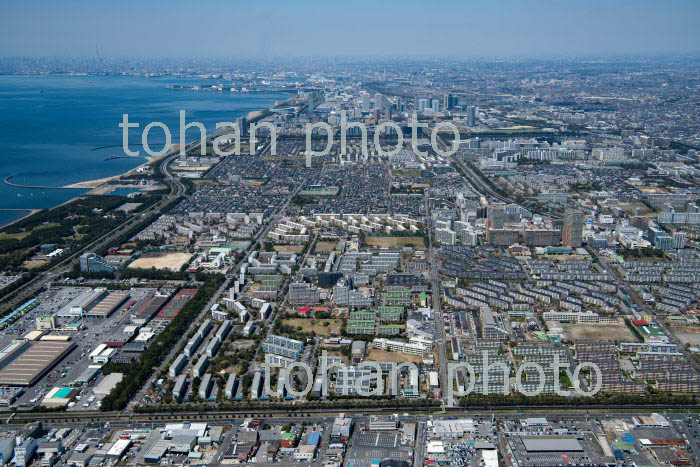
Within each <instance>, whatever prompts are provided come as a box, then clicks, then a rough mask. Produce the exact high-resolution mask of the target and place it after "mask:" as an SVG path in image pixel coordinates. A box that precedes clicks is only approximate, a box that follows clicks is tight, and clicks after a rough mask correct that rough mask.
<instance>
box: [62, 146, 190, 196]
mask: <svg viewBox="0 0 700 467" xmlns="http://www.w3.org/2000/svg"><path fill="white" fill-rule="evenodd" d="M178 150H179V147H177V145H173V149H172V150H171V151H169V152H167V153H165V154H163V155H162V156H159V157H153V156H139V157H143V158H144V159H146V161H145V162H143V163H142V164H139V165H138V166H136V167H134V168H133V169H129V170H127V171H126V172H124V173H121V174H118V175H112V176H110V177H104V178H96V179H94V180H85V181H84V182H76V183H71V184H70V185H64V186H62V187H61V188H85V189H88V190H91V189H94V188H97V187H98V186H100V185H103V184H105V183H107V182H111V181H112V180H116V179H118V178H121V177H124V176H126V175H131V174H132V173H134V172H136V171H137V170H139V169H141V168H143V167H146V166H147V165H149V164H151V163H153V162H156V161H159V160H162V159H164V158H166V157H168V156H171V155H172V154H173V153H174V152H176V151H178Z"/></svg>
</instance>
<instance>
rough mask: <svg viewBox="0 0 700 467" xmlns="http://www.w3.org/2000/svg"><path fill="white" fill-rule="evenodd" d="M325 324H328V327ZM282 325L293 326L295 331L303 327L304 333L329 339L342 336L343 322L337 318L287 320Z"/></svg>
mask: <svg viewBox="0 0 700 467" xmlns="http://www.w3.org/2000/svg"><path fill="white" fill-rule="evenodd" d="M325 323H328V325H326V324H325ZM282 324H286V325H288V326H291V327H293V328H294V329H296V328H297V327H299V326H301V331H302V332H315V333H316V335H318V336H324V337H328V336H331V335H338V334H340V326H341V324H342V320H340V319H335V318H329V319H315V318H285V319H283V320H282Z"/></svg>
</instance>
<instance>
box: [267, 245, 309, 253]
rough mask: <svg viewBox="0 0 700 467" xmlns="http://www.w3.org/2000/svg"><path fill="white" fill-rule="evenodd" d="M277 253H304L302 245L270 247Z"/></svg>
mask: <svg viewBox="0 0 700 467" xmlns="http://www.w3.org/2000/svg"><path fill="white" fill-rule="evenodd" d="M272 249H273V250H275V251H276V252H277V253H296V254H297V255H298V254H299V253H301V252H302V251H304V245H275V246H273V247H272Z"/></svg>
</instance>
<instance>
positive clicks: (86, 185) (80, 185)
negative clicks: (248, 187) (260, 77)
mask: <svg viewBox="0 0 700 467" xmlns="http://www.w3.org/2000/svg"><path fill="white" fill-rule="evenodd" d="M292 99H294V97H290V98H289V99H285V100H283V101H277V102H275V103H274V104H273V105H271V106H269V107H267V108H265V109H261V110H252V111H250V112H248V114H247V115H246V119H247V120H248V122H254V121H257V120H259V119H261V118H264V117H265V116H267V115H269V113H270V112H271V109H272V108H274V107H276V106H278V105H284V104H286V103H287V102H289V101H290V100H292ZM207 136H209V135H207ZM188 144H189V143H188ZM179 146H180V145H179V144H173V145H172V149H171V150H170V151H168V152H167V153H165V154H163V155H162V156H157V157H154V156H139V157H143V158H144V159H146V160H145V161H144V162H143V163H142V164H139V165H138V166H136V167H134V168H132V169H129V170H127V171H126V172H123V173H121V174H117V175H112V176H109V177H103V178H97V179H92V180H85V181H82V182H76V183H71V184H68V185H64V186H60V187H55V188H57V189H62V188H65V189H85V190H94V189H96V188H98V187H100V186H102V185H104V184H106V183H109V182H111V181H113V180H117V179H119V178H121V177H124V176H126V175H130V174H132V173H135V172H136V171H137V170H139V169H141V168H143V167H146V166H147V165H149V164H152V163H153V162H157V161H160V160H162V159H165V158H167V157H170V156H172V155H173V154H175V153H177V152H179V150H180V147H179ZM83 197H85V194H80V195H76V196H74V197H72V198H70V199H68V200H66V201H64V202H63V203H60V204H58V205H56V206H51V207H50V208H45V209H46V210H51V209H54V208H57V207H60V206H64V205H66V204H68V203H72V202H73V201H75V200H76V199H79V198H83ZM42 210H44V209H32V208H30V209H27V210H26V212H27V215H25V216H22V217H20V218H19V219H15V220H13V221H12V222H9V223H7V224H4V225H0V231H2V230H4V229H5V228H6V227H8V226H10V225H12V224H14V223H16V222H19V221H21V220H22V219H26V218H27V217H29V216H32V215H34V214H36V213H37V212H39V211H42ZM22 211H24V209H22Z"/></svg>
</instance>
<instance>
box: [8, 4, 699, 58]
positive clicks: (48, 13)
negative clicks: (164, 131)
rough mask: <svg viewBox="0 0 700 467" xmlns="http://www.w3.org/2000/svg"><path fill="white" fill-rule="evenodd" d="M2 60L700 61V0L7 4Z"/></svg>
mask: <svg viewBox="0 0 700 467" xmlns="http://www.w3.org/2000/svg"><path fill="white" fill-rule="evenodd" d="M2 12H3V14H2V15H1V16H0V56H4V57H15V56H31V57H46V56H66V57H95V56H96V55H97V54H98V50H99V55H100V56H101V57H139V58H142V57H173V58H180V57H242V58H251V57H275V56H309V57H313V56H332V55H339V56H343V55H344V56H392V55H396V56H414V55H415V56H453V57H485V56H496V57H519V56H521V57H548V56H578V55H587V56H592V55H595V56H602V55H676V54H677V55H686V54H698V53H700V1H698V0H669V1H647V0H635V1H630V0H620V1H617V0H588V1H581V0H570V1H565V0H560V1H547V0H542V1H515V0H504V1H431V2H427V1H422V2H418V1H412V0H404V1H401V2H380V1H376V0H375V1H374V2H370V1H365V0H359V1H353V2H328V1H327V2H322V1H297V2H291V1H289V2H282V1H279V2H277V1H268V2H264V3H261V4H258V3H255V2H238V1H223V0H217V1H199V2H192V1H190V2H185V1H179V0H175V1H168V2H166V1H148V2H138V1H133V0H126V1H120V2H99V1H98V2H94V1H73V0H65V1H61V2H54V1H33V0H27V1H22V2H8V1H6V2H3V6H2Z"/></svg>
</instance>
